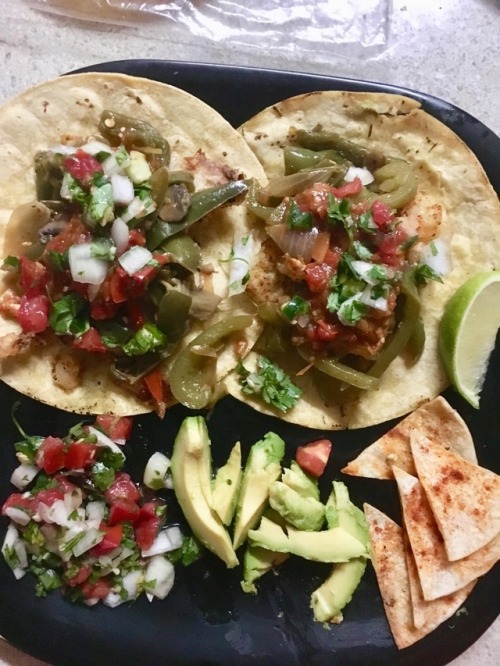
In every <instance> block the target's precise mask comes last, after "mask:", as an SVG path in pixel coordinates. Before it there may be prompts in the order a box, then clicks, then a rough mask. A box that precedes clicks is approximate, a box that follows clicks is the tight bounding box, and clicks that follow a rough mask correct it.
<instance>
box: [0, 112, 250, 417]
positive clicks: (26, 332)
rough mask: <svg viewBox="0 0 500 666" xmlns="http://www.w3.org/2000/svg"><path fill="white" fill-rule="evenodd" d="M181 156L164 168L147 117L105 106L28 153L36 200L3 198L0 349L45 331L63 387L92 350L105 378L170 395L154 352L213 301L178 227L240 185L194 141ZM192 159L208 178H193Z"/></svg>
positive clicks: (195, 253)
mask: <svg viewBox="0 0 500 666" xmlns="http://www.w3.org/2000/svg"><path fill="white" fill-rule="evenodd" d="M183 167H184V168H183V169H175V168H171V151H170V145H169V143H168V141H167V139H165V138H164V137H163V136H162V135H161V134H160V133H159V132H158V131H157V130H156V129H155V128H154V127H153V126H152V125H150V124H149V123H147V122H145V121H143V120H141V119H139V118H132V117H129V116H125V115H122V114H120V113H116V112H114V111H110V110H104V111H103V112H102V114H101V116H100V121H99V124H98V126H97V127H96V128H95V134H93V135H92V136H90V137H74V136H71V137H68V138H67V139H66V140H65V141H64V143H61V144H60V145H55V146H53V147H49V148H48V149H47V150H44V151H42V152H38V153H37V154H36V155H35V158H34V170H35V178H36V194H37V201H36V202H34V203H30V204H23V205H22V206H20V207H19V208H17V209H15V210H14V212H13V214H12V216H11V218H10V221H9V224H8V227H7V231H6V239H7V244H8V247H9V250H10V251H12V247H14V248H16V246H17V248H16V249H17V251H16V252H15V253H14V254H9V256H7V257H6V258H5V260H4V265H3V268H4V269H5V270H7V271H10V272H11V273H12V285H11V289H9V290H8V291H7V292H5V293H4V295H3V297H2V300H1V303H0V309H1V312H2V314H3V315H5V316H10V317H12V318H14V319H16V320H17V322H18V324H19V325H20V327H21V332H20V333H19V334H15V333H8V334H7V335H5V336H4V337H3V338H2V341H1V342H2V344H1V350H2V357H8V356H13V355H16V354H17V353H19V352H21V351H25V349H26V347H27V346H29V345H31V344H33V343H35V341H37V340H42V341H44V340H47V339H50V338H51V337H53V336H57V338H58V339H59V340H60V341H63V342H64V345H65V347H66V349H67V352H63V353H60V354H59V355H58V356H56V357H55V358H54V363H53V368H52V376H53V380H54V383H55V384H56V385H58V386H59V387H60V388H62V389H64V390H66V391H71V390H73V389H75V388H76V387H77V386H78V385H79V384H80V383H81V368H82V364H84V363H85V359H84V356H85V355H86V354H92V355H94V356H95V355H98V356H100V357H102V358H106V360H107V362H108V363H109V367H110V372H111V373H112V376H113V379H114V380H115V381H116V382H119V383H121V384H122V385H125V386H126V387H127V389H130V390H131V391H133V392H134V393H135V394H136V395H137V397H138V398H139V399H140V400H143V401H145V402H153V403H154V404H155V405H156V409H157V411H159V412H160V413H163V412H164V410H165V405H166V404H168V403H169V402H172V395H171V393H170V389H169V386H167V384H166V383H165V379H164V376H163V373H162V369H161V364H162V362H164V361H165V360H166V359H167V358H169V357H170V356H171V354H172V352H173V351H174V350H175V349H176V348H177V346H178V343H179V341H180V340H181V339H182V338H183V336H184V335H185V334H186V332H187V331H188V330H189V327H190V324H191V323H192V322H193V321H199V322H204V321H206V320H209V319H210V318H211V317H212V316H213V315H214V313H215V311H216V310H217V307H218V305H219V302H220V300H221V296H219V295H217V294H216V293H214V290H213V286H212V273H213V272H214V270H215V269H214V266H213V265H212V264H210V263H206V260H204V258H203V252H202V248H201V247H200V244H199V243H198V242H197V241H196V240H195V239H194V238H192V237H191V235H190V229H191V227H192V225H193V224H194V223H196V222H197V221H199V220H200V219H202V218H203V217H205V216H206V215H207V214H209V213H210V212H212V211H213V210H215V209H217V208H219V207H220V206H223V205H224V204H226V203H228V202H231V201H233V200H234V199H235V198H236V197H238V196H239V195H241V194H242V193H244V192H245V191H246V189H247V185H246V183H245V182H244V181H243V180H238V173H237V172H235V171H232V170H231V169H229V167H227V166H225V165H222V164H217V163H215V162H213V161H210V160H208V159H207V158H206V157H205V155H204V154H203V153H202V152H198V153H197V154H196V155H194V156H193V157H191V158H185V159H184V162H183ZM200 168H203V169H205V170H206V171H207V170H208V172H209V174H210V179H211V182H213V183H215V184H214V185H213V186H212V187H209V188H205V189H196V187H195V183H194V173H195V172H196V170H197V169H198V170H199V169H200ZM9 239H10V241H11V242H9ZM75 350H78V352H79V353H75Z"/></svg>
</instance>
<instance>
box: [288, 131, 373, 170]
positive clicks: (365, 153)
mask: <svg viewBox="0 0 500 666" xmlns="http://www.w3.org/2000/svg"><path fill="white" fill-rule="evenodd" d="M290 137H291V138H292V139H294V140H295V141H296V142H297V143H298V144H299V146H302V147H303V148H309V149H310V150H335V151H336V152H338V153H340V155H341V157H344V158H345V159H346V160H349V162H352V163H353V164H354V165H355V166H358V167H362V166H365V164H366V162H367V160H368V159H369V157H370V151H369V150H368V149H367V148H365V147H364V146H359V145H358V144H357V143H353V142H352V141H349V140H348V139H345V138H344V137H343V136H340V134H337V133H336V132H330V131H328V130H324V129H313V130H304V129H293V128H291V131H290Z"/></svg>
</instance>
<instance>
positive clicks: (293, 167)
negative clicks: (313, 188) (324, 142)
mask: <svg viewBox="0 0 500 666" xmlns="http://www.w3.org/2000/svg"><path fill="white" fill-rule="evenodd" d="M283 159H284V162H285V175H286V176H288V175H290V174H292V173H297V172H298V171H304V170H306V169H314V168H318V167H323V166H328V162H329V163H330V165H331V164H332V162H333V163H336V164H341V165H343V167H344V168H343V169H342V175H344V174H345V172H346V171H347V164H346V160H345V158H344V157H342V155H341V154H340V153H338V152H337V151H335V150H309V148H301V147H300V146H287V147H286V148H285V149H284V152H283Z"/></svg>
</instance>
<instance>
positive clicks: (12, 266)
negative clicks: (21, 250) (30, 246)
mask: <svg viewBox="0 0 500 666" xmlns="http://www.w3.org/2000/svg"><path fill="white" fill-rule="evenodd" d="M20 266H21V262H20V261H19V257H15V256H14V255H12V254H9V256H8V257H5V259H4V260H3V264H2V268H3V270H4V271H12V272H14V271H18V270H19V267H20Z"/></svg>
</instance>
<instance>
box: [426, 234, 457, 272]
mask: <svg viewBox="0 0 500 666" xmlns="http://www.w3.org/2000/svg"><path fill="white" fill-rule="evenodd" d="M420 263H422V264H427V266H430V267H431V268H432V269H433V270H435V271H436V273H439V275H447V274H448V273H449V272H450V271H451V261H450V248H449V244H448V243H447V242H446V241H445V240H443V239H442V238H436V240H433V241H432V242H431V243H429V245H426V246H425V247H424V249H423V251H422V256H421V257H420Z"/></svg>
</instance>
